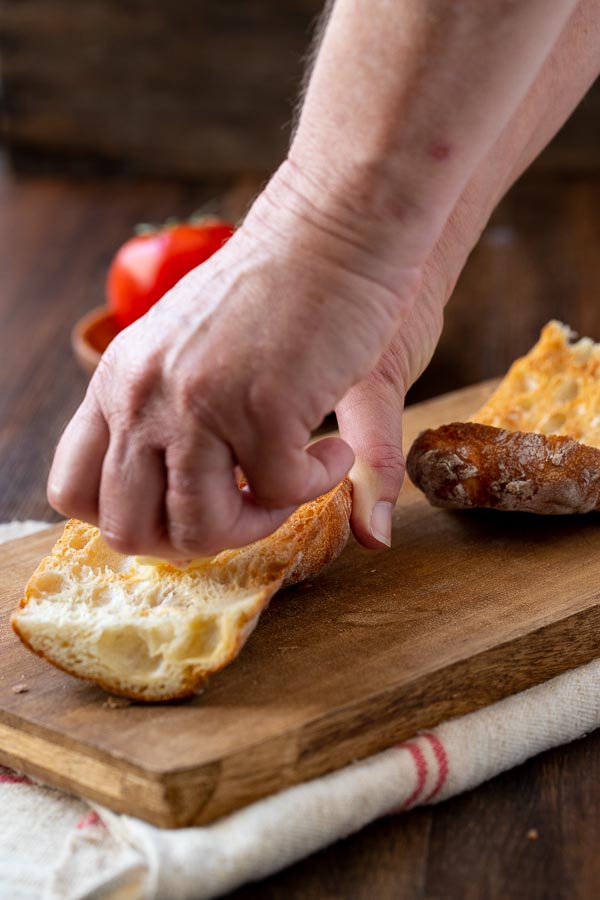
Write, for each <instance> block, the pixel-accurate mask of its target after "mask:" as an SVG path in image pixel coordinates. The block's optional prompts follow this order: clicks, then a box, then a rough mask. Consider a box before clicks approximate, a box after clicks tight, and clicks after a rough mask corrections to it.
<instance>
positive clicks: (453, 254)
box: [429, 0, 600, 301]
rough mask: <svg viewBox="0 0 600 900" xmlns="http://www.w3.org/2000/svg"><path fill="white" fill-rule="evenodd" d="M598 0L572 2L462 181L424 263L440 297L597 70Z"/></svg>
mask: <svg viewBox="0 0 600 900" xmlns="http://www.w3.org/2000/svg"><path fill="white" fill-rule="evenodd" d="M599 46H600V0H584V2H581V3H579V4H578V6H577V8H576V9H575V10H574V12H573V13H572V14H571V16H570V18H569V20H568V21H567V23H566V24H565V26H564V28H563V30H562V32H561V34H560V35H559V37H558V39H557V41H556V42H555V45H554V47H553V48H552V51H551V52H550V53H549V54H548V56H547V58H546V60H545V62H544V64H543V66H542V68H541V69H540V71H539V73H538V75H537V77H536V78H535V80H534V82H533V84H532V85H531V87H530V88H529V90H528V92H527V94H526V96H525V97H524V98H523V100H522V101H521V103H520V104H519V106H518V107H517V109H516V110H515V112H514V113H513V115H512V116H511V118H510V120H509V121H508V123H507V124H506V125H505V127H504V128H503V130H502V132H501V133H500V135H499V136H498V138H497V140H496V141H495V142H494V144H493V146H492V147H491V148H490V150H489V151H488V153H487V154H486V155H485V157H484V158H483V160H482V161H481V162H480V164H479V166H478V167H477V169H476V171H475V173H474V175H473V177H472V178H471V179H470V181H469V182H468V184H467V185H466V187H465V189H464V191H463V193H462V195H461V196H460V198H459V200H458V202H457V203H456V206H455V208H454V210H453V211H452V214H451V215H450V217H449V219H448V222H447V223H446V226H445V227H444V231H443V233H442V235H441V237H440V239H439V241H438V243H437V246H436V248H435V250H434V251H433V253H432V254H431V258H430V261H429V264H430V266H433V265H435V266H436V268H437V269H438V270H439V272H440V273H441V272H443V273H444V279H445V282H446V284H445V288H444V292H443V293H444V296H443V297H442V300H444V301H445V300H447V299H448V298H449V296H450V294H451V293H452V290H453V288H454V285H455V283H456V280H457V279H458V276H459V275H460V272H461V270H462V267H463V265H464V262H465V260H466V258H467V256H468V254H469V253H470V251H471V250H472V248H473V247H474V245H475V244H476V242H477V240H478V239H479V236H480V234H481V232H482V230H483V229H484V227H485V225H486V224H487V222H488V219H489V217H490V215H491V213H492V212H493V210H494V208H495V207H496V205H497V204H498V202H499V201H500V199H501V198H502V196H503V195H504V194H505V193H506V191H507V190H508V189H509V188H510V187H511V185H512V184H513V183H514V182H515V181H516V180H517V178H518V177H519V176H520V175H521V174H522V173H523V171H524V170H525V169H526V168H527V166H529V164H530V163H531V162H532V161H533V160H534V159H535V158H536V156H537V155H538V154H539V153H540V152H541V150H542V149H543V148H544V147H545V146H546V144H547V143H548V142H549V141H550V140H551V138H552V137H553V136H554V135H555V134H556V132H557V131H558V129H559V128H560V127H561V126H562V125H563V123H564V122H565V120H566V119H567V118H568V116H569V115H570V114H571V112H572V111H573V109H574V108H575V106H577V104H578V102H579V101H580V99H581V97H582V96H583V95H584V94H585V92H586V91H587V90H588V88H589V87H590V86H591V85H592V83H593V82H594V80H595V79H596V78H597V77H598V74H599V73H600V52H599V50H598V48H599Z"/></svg>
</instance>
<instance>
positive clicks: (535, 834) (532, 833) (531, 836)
mask: <svg viewBox="0 0 600 900" xmlns="http://www.w3.org/2000/svg"><path fill="white" fill-rule="evenodd" d="M539 836H540V833H539V831H538V830H537V828H530V829H529V831H528V832H527V840H528V841H537V839H538V838H539Z"/></svg>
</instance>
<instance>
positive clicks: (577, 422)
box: [407, 321, 600, 515]
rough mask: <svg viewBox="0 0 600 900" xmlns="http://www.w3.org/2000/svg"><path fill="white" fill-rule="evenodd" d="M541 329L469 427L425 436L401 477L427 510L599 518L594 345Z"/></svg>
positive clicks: (598, 391) (566, 332)
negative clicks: (409, 482)
mask: <svg viewBox="0 0 600 900" xmlns="http://www.w3.org/2000/svg"><path fill="white" fill-rule="evenodd" d="M573 337H574V335H573V333H572V332H571V330H570V329H569V328H568V327H567V326H566V325H562V324H561V323H560V322H554V321H552V322H549V323H548V324H547V325H546V326H545V327H544V329H543V330H542V333H541V336H540V339H539V341H538V342H537V344H536V345H535V346H534V347H533V348H532V349H531V351H530V352H529V353H528V354H527V355H526V356H524V357H522V358H521V359H518V360H517V361H516V362H515V363H514V364H513V365H512V366H511V368H510V369H509V371H508V373H507V375H506V376H505V378H504V379H503V380H502V382H501V383H500V385H499V387H498V388H497V390H496V391H495V392H494V394H493V395H492V396H491V397H490V399H489V400H488V402H487V403H486V404H485V405H484V406H483V407H482V408H481V409H480V410H479V411H478V412H477V413H475V415H474V416H472V418H471V419H470V421H469V422H459V423H453V424H449V425H444V426H442V427H441V428H438V429H435V430H428V431H425V432H423V433H422V434H421V435H419V437H418V438H417V440H416V441H415V442H414V444H413V446H412V447H411V450H410V453H409V455H408V459H407V470H408V473H409V475H410V478H411V480H412V481H413V483H414V484H416V486H417V487H419V488H420V489H421V490H422V491H423V492H424V493H425V495H426V496H427V499H428V500H429V502H430V503H432V504H433V505H434V506H443V507H447V508H453V509H466V508H472V507H476V506H483V507H488V508H493V509H499V510H507V511H526V512H534V513H541V514H552V515H555V514H565V513H584V512H590V511H591V510H594V509H597V508H600V449H599V448H600V345H598V344H594V343H593V341H591V340H590V339H589V338H582V339H581V340H579V341H577V342H576V343H572V339H573Z"/></svg>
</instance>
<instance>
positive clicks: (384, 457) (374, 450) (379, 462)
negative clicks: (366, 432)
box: [361, 441, 405, 477]
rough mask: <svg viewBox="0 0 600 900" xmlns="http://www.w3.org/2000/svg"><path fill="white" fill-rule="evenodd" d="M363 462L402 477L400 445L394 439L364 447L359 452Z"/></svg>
mask: <svg viewBox="0 0 600 900" xmlns="http://www.w3.org/2000/svg"><path fill="white" fill-rule="evenodd" d="M361 456H362V458H363V459H364V461H365V462H367V463H368V464H369V466H370V467H371V468H373V469H377V470H378V471H380V472H389V473H391V474H392V475H395V476H398V477H402V475H403V474H404V469H405V461H404V453H403V452H402V445H401V444H399V443H396V442H395V441H381V442H379V443H376V444H372V445H371V446H369V447H367V448H365V450H364V451H363V453H362V454H361Z"/></svg>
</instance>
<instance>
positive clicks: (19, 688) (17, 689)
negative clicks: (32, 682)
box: [11, 682, 29, 694]
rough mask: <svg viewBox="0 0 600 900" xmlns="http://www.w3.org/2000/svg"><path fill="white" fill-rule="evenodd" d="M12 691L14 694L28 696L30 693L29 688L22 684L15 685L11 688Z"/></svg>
mask: <svg viewBox="0 0 600 900" xmlns="http://www.w3.org/2000/svg"><path fill="white" fill-rule="evenodd" d="M11 691H12V692H13V694H26V693H27V692H28V691H29V686H28V685H26V684H24V683H23V682H21V683H20V684H13V686H12V687H11Z"/></svg>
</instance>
